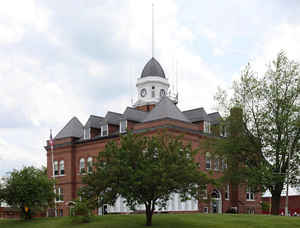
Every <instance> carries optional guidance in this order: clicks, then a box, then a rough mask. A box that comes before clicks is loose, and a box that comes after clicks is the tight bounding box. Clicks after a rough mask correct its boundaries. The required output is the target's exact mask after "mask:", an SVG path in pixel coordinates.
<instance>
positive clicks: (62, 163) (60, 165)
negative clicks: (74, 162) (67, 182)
mask: <svg viewBox="0 0 300 228" xmlns="http://www.w3.org/2000/svg"><path fill="white" fill-rule="evenodd" d="M62 171H63V173H62ZM59 175H61V176H64V175H65V161H64V160H61V161H59Z"/></svg>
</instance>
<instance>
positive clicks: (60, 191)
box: [55, 187, 64, 202]
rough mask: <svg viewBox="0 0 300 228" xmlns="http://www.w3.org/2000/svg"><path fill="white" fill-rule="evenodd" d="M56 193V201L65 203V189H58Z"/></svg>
mask: <svg viewBox="0 0 300 228" xmlns="http://www.w3.org/2000/svg"><path fill="white" fill-rule="evenodd" d="M55 193H56V198H55V201H56V202H63V201H64V189H63V188H62V187H58V188H57V189H55Z"/></svg>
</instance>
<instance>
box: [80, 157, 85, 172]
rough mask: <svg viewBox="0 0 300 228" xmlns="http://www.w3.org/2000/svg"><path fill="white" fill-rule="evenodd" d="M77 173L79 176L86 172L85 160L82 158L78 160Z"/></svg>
mask: <svg viewBox="0 0 300 228" xmlns="http://www.w3.org/2000/svg"><path fill="white" fill-rule="evenodd" d="M79 173H80V174H84V173H86V170H85V159H84V158H80V160H79Z"/></svg>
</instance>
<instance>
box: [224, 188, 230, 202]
mask: <svg viewBox="0 0 300 228" xmlns="http://www.w3.org/2000/svg"><path fill="white" fill-rule="evenodd" d="M229 199H230V187H229V184H227V185H226V190H225V200H229Z"/></svg>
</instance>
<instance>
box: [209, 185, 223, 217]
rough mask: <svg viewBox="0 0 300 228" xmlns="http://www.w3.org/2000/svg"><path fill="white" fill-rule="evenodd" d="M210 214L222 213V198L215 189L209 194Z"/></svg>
mask: <svg viewBox="0 0 300 228" xmlns="http://www.w3.org/2000/svg"><path fill="white" fill-rule="evenodd" d="M211 213H222V196H221V193H220V191H218V190H217V189H214V190H213V191H212V193H211Z"/></svg>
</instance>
